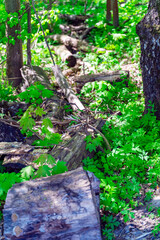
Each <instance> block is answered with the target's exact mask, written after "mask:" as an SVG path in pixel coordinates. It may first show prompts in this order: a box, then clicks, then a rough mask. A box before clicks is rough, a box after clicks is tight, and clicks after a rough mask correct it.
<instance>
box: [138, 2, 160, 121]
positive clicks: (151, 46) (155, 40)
mask: <svg viewBox="0 0 160 240" xmlns="http://www.w3.org/2000/svg"><path fill="white" fill-rule="evenodd" d="M159 33H160V0H150V2H149V7H148V12H147V13H146V15H145V17H144V18H143V19H142V20H141V22H140V23H138V25H137V34H138V35H139V37H140V43H141V61H140V64H141V69H142V78H143V90H144V95H145V113H147V112H148V109H151V108H152V107H151V104H154V108H155V110H156V112H155V115H156V117H157V119H160V64H159V63H160V35H159ZM149 105H150V106H149Z"/></svg>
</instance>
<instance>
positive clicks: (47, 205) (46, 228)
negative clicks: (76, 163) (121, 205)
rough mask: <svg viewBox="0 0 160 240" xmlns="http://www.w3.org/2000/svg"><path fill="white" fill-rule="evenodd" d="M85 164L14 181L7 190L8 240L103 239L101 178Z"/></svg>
mask: <svg viewBox="0 0 160 240" xmlns="http://www.w3.org/2000/svg"><path fill="white" fill-rule="evenodd" d="M91 179H92V180H94V178H91V177H89V176H88V174H87V172H85V171H84V170H83V169H82V168H78V169H77V170H74V171H71V172H67V173H64V174H59V175H56V176H51V177H46V178H40V179H36V180H32V181H28V182H24V183H20V184H15V185H14V186H13V187H12V188H11V189H10V190H9V191H8V194H7V198H6V202H5V206H4V210H3V215H4V238H5V240H15V239H17V240H18V239H19V240H20V239H21V240H22V239H23V240H24V239H27V240H37V239H39V240H49V239H52V240H82V239H83V240H101V239H102V238H101V230H100V221H99V213H98V210H97V206H96V198H95V196H96V195H97V194H98V193H97V189H99V188H97V186H98V185H99V182H95V181H94V183H93V182H92V183H91V181H90V180H91Z"/></svg>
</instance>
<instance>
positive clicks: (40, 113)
mask: <svg viewBox="0 0 160 240" xmlns="http://www.w3.org/2000/svg"><path fill="white" fill-rule="evenodd" d="M35 114H36V115H37V116H40V117H42V116H43V115H44V114H46V112H45V111H43V108H40V107H39V106H38V107H37V109H36V110H35Z"/></svg>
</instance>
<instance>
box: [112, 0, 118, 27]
mask: <svg viewBox="0 0 160 240" xmlns="http://www.w3.org/2000/svg"><path fill="white" fill-rule="evenodd" d="M112 1H113V26H115V27H118V26H119V13H118V1H117V0H112Z"/></svg>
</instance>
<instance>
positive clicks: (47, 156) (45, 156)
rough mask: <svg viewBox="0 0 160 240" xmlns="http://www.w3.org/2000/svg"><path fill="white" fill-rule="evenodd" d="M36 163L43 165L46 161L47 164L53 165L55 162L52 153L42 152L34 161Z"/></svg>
mask: <svg viewBox="0 0 160 240" xmlns="http://www.w3.org/2000/svg"><path fill="white" fill-rule="evenodd" d="M34 162H35V163H36V164H40V165H43V164H44V163H47V164H48V165H53V164H55V163H56V161H55V158H54V157H52V155H50V154H47V153H44V154H41V155H40V156H39V158H38V159H37V160H35V161H34Z"/></svg>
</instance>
